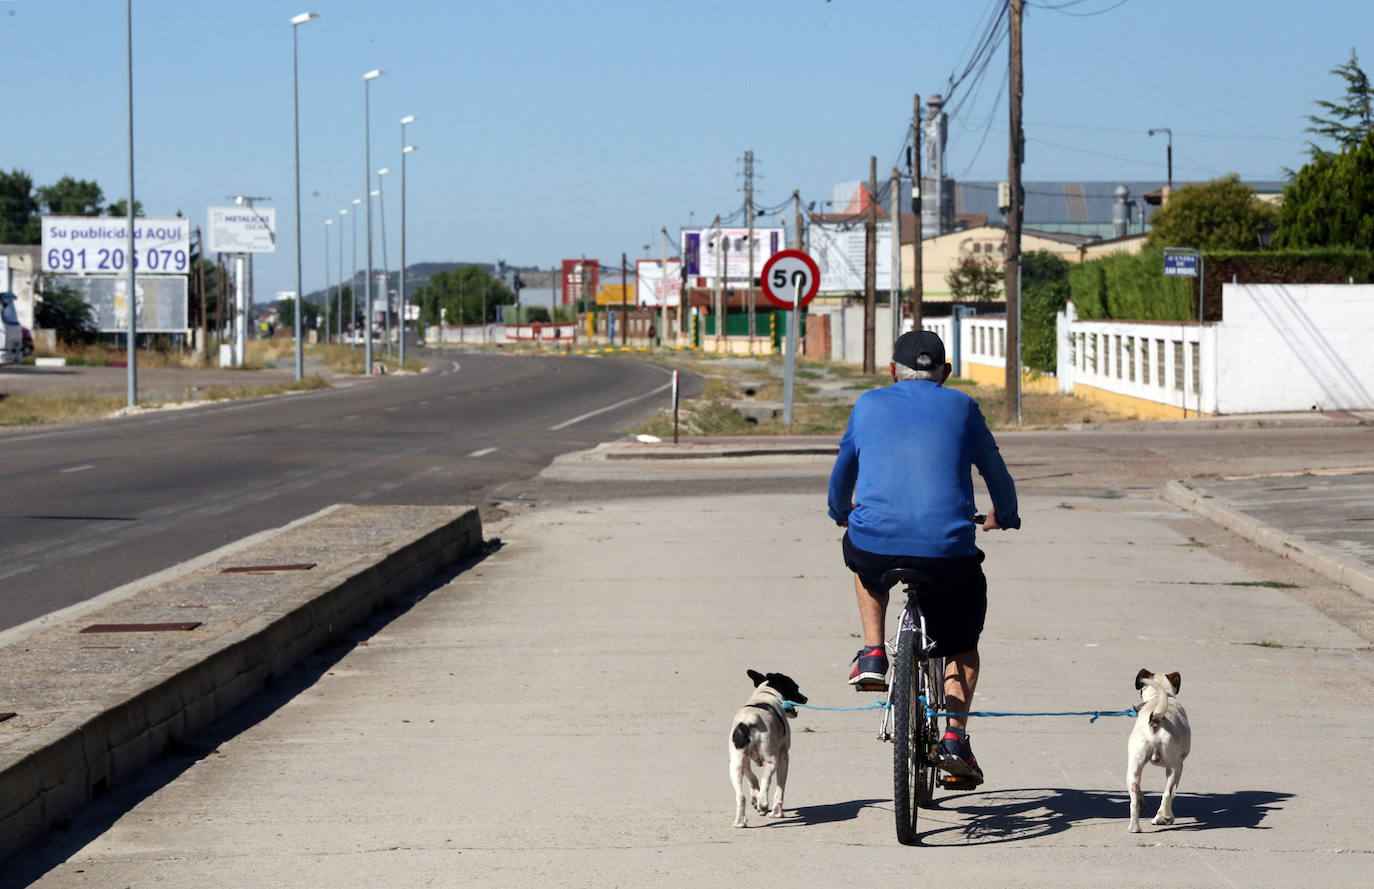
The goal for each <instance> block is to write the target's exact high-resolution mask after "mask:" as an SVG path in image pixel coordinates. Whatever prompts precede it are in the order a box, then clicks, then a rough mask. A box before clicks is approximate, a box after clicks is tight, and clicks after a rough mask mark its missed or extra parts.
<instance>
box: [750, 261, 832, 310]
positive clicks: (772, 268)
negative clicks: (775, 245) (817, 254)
mask: <svg viewBox="0 0 1374 889" xmlns="http://www.w3.org/2000/svg"><path fill="white" fill-rule="evenodd" d="M761 277H762V279H763V295H764V296H766V297H767V298H768V301H769V302H771V303H772V304H773V305H775V306H777V307H778V308H780V309H792V308H794V306H793V301H794V300H796V299H797V296H796V295H797V292H798V291H800V293H801V299H800V302H801V306H802V307H803V308H805V307H806V304H807V303H809V302H811V300H812V299H814V298H815V296H816V291H817V290H819V289H820V287H821V270H820V267H819V266H817V265H816V260H814V259H812V258H811V256H810V254H808V253H805V252H803V251H801V250H779V251H778V252H777V253H774V254H773V255H772V256H770V257H768V261H767V262H765V263H764V264H763V273H762V275H761Z"/></svg>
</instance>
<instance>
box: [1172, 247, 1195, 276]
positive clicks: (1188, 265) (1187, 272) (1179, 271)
mask: <svg viewBox="0 0 1374 889" xmlns="http://www.w3.org/2000/svg"><path fill="white" fill-rule="evenodd" d="M1197 259H1198V257H1197V254H1196V253H1165V254H1164V275H1165V277H1174V278H1196V277H1197Z"/></svg>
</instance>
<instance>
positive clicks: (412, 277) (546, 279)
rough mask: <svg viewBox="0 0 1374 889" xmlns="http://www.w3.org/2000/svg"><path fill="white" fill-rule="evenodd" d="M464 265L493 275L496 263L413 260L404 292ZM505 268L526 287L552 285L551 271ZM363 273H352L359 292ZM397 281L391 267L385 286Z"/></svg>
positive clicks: (319, 296)
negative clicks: (517, 274) (517, 273)
mask: <svg viewBox="0 0 1374 889" xmlns="http://www.w3.org/2000/svg"><path fill="white" fill-rule="evenodd" d="M466 266H473V267H475V268H479V269H481V270H482V271H484V272H486V273H487V274H488V275H494V274H495V273H496V264H495V263H492V262H415V263H411V264H410V265H409V266H407V267H406V293H407V294H411V293H414V292H415V291H416V290H418V289H420V288H421V287H423V286H424V285H426V284H428V283H429V279H430V278H431V277H433V276H434V275H436V274H438V273H439V272H452V271H457V270H458V269H460V268H464V267H466ZM507 268H513V269H515V270H516V271H518V272H519V273H520V278H521V280H523V281H524V282H525V286H526V287H543V288H551V287H553V273H552V272H549V271H540V270H539V269H538V268H535V267H534V266H507ZM373 272H375V273H377V274H380V273H381V270H380V269H373ZM364 274H366V270H364V269H359V270H358V271H357V272H356V273H355V274H354V278H353V280H354V283H355V284H356V285H357V286H358V288H359V292H361V290H362V287H363V275H364ZM344 283H345V284H346V283H348V282H347V281H345V282H344ZM397 283H398V282H397V274H396V270H395V269H392V270H391V271H390V272H389V273H388V274H387V286H388V287H389V288H390V289H392V290H395V289H397ZM338 286H339V285H338V282H333V283H331V284H330V285H329V287H330V290H331V291H333V290H334V289H335V288H337V287H338ZM305 298H306V299H307V300H310V301H311V302H323V301H324V290H323V289H322V288H321V289H316V290H312V291H310V292H308V293H306V295H305Z"/></svg>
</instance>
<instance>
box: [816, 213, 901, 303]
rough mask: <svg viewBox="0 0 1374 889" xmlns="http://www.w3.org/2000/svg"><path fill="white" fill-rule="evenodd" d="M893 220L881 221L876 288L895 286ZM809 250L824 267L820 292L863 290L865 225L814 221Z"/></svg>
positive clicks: (858, 291)
mask: <svg viewBox="0 0 1374 889" xmlns="http://www.w3.org/2000/svg"><path fill="white" fill-rule="evenodd" d="M891 243H892V222H891V221H890V220H889V221H888V222H879V223H878V268H877V275H876V278H877V284H876V285H875V289H877V290H888V289H890V288H891V286H892V249H891ZM808 252H809V253H810V254H811V256H812V258H813V259H815V260H816V265H818V266H820V269H821V293H862V292H863V289H864V224H863V223H862V222H840V223H826V222H812V223H811V246H810V249H809V250H808Z"/></svg>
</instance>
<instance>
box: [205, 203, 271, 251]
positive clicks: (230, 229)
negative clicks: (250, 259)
mask: <svg viewBox="0 0 1374 889" xmlns="http://www.w3.org/2000/svg"><path fill="white" fill-rule="evenodd" d="M206 216H207V220H206V221H207V224H206V226H205V232H206V241H207V242H208V243H207V244H206V249H207V250H209V251H210V252H211V253H275V252H276V249H277V210H276V208H275V207H239V206H234V207H210V208H209V210H208V211H207V212H206Z"/></svg>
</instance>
